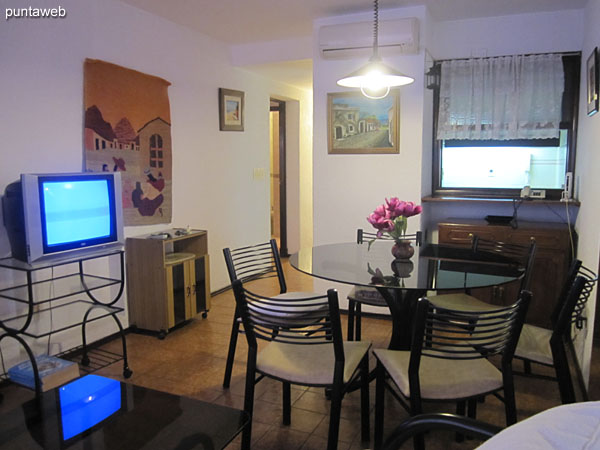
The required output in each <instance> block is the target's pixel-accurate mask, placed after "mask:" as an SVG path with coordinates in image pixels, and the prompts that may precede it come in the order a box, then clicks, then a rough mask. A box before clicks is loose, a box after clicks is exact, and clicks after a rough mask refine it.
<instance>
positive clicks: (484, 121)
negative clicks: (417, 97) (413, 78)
mask: <svg viewBox="0 0 600 450" xmlns="http://www.w3.org/2000/svg"><path fill="white" fill-rule="evenodd" d="M485 59H488V58H485ZM489 59H494V58H489ZM560 62H562V70H561V71H560V74H559V75H560V77H558V76H556V77H554V80H556V79H559V80H560V91H558V90H555V91H552V88H550V90H549V91H548V92H547V93H545V94H544V93H543V92H544V91H541V92H542V93H541V95H542V96H544V98H543V99H542V105H544V102H546V104H545V105H544V106H543V107H541V108H540V107H536V108H531V112H528V113H527V114H530V117H528V118H526V119H524V118H523V117H517V118H516V119H515V120H514V121H513V122H510V120H505V119H506V117H505V115H504V114H505V110H506V109H509V108H510V107H514V105H518V108H515V109H518V110H519V111H522V110H523V109H524V108H523V106H522V105H523V104H525V105H527V107H528V106H529V105H530V104H532V103H533V102H535V100H533V101H532V100H530V99H529V98H527V96H528V95H529V94H528V93H527V92H518V93H517V95H516V96H515V98H516V99H514V100H512V102H511V100H510V99H509V100H506V104H505V105H503V108H500V109H501V116H500V119H499V118H498V116H497V114H496V113H497V112H498V108H497V105H498V97H494V98H493V101H490V100H489V99H488V98H484V99H479V98H474V99H468V101H466V102H465V103H466V104H467V107H468V108H471V109H467V110H466V111H467V113H466V114H464V113H463V112H462V111H460V110H459V113H462V115H461V114H456V112H455V111H452V110H451V111H450V113H449V108H448V103H447V102H448V95H455V92H459V93H460V92H461V91H460V89H455V90H451V91H450V94H448V89H446V92H445V94H444V95H442V97H441V100H440V83H439V82H438V83H433V88H434V102H435V103H434V123H435V130H434V136H436V137H437V139H434V146H433V147H434V155H433V156H434V157H433V193H434V195H438V196H439V195H449V196H463V197H501V198H507V197H508V198H511V197H517V196H519V194H520V191H521V189H522V188H523V187H524V186H530V187H531V189H544V190H545V191H546V198H550V199H559V198H560V195H561V191H562V189H563V184H564V179H565V174H566V173H567V172H573V171H574V162H575V124H576V114H577V106H578V97H579V67H580V62H581V57H580V55H579V54H577V55H560V59H559V63H560ZM559 68H560V65H559ZM435 70H438V71H439V70H440V63H436V66H434V72H435ZM472 72H475V71H472ZM468 75H469V76H472V73H469V74H468ZM538 76H539V75H538ZM541 76H543V77H546V78H549V77H550V75H548V70H547V69H543V71H542V72H541ZM441 77H442V82H441V83H442V84H443V83H444V80H443V77H444V71H443V70H441ZM533 80H537V79H536V78H533ZM468 81H469V82H468V83H465V87H466V88H467V91H476V90H477V88H476V87H474V85H475V84H477V83H478V82H477V81H476V80H473V79H469V80H468ZM545 81H548V80H545ZM552 82H553V83H554V87H556V84H557V83H556V81H551V83H550V84H552ZM540 84H543V83H539V82H538V81H534V82H533V83H530V85H529V86H528V87H526V88H524V89H529V91H536V90H538V89H539V85H540ZM482 87H483V88H482ZM479 88H482V90H483V91H484V92H483V95H484V96H486V95H488V93H487V91H486V89H487V90H488V91H491V90H495V93H497V91H498V89H497V86H493V87H492V86H489V85H488V84H487V82H486V81H482V82H481V83H480V86H479ZM453 89H454V86H453ZM517 91H518V89H517ZM557 92H558V93H557ZM534 94H535V95H538V97H539V96H540V93H539V92H537V93H534ZM502 95H503V97H501V98H502V99H503V101H505V99H506V98H509V97H510V95H514V93H512V92H509V93H502ZM462 100H464V97H462V98H461V101H462ZM444 102H445V103H444ZM478 102H480V103H481V104H478ZM486 102H488V103H490V104H493V105H494V106H493V108H492V109H494V111H492V112H491V113H489V114H487V115H486V110H485V107H486V105H485V103H486ZM548 102H550V103H548ZM440 103H443V105H442V108H440ZM473 105H475V108H474V109H475V112H476V114H475V113H473V110H474V109H473ZM481 105H483V106H481ZM506 105H508V106H506ZM461 106H462V105H461ZM478 108H479V109H478ZM552 109H554V110H555V111H554V112H553V113H552V111H550V110H552ZM540 111H541V113H540ZM452 114H454V115H452ZM552 114H554V118H552ZM450 116H452V120H453V121H450V120H449V119H448V117H450ZM474 117H476V119H475V118H474ZM531 117H533V118H531ZM477 120H479V121H477ZM440 122H441V123H440ZM515 124H516V125H515ZM519 127H520V128H521V129H520V130H519V129H518V128H519ZM515 130H516V131H515ZM552 130H553V131H552ZM552 134H555V135H556V137H549V136H551V135H552Z"/></svg>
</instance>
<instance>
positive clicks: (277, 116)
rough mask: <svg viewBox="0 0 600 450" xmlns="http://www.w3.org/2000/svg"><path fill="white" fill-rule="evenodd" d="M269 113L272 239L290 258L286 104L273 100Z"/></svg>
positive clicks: (280, 250)
mask: <svg viewBox="0 0 600 450" xmlns="http://www.w3.org/2000/svg"><path fill="white" fill-rule="evenodd" d="M270 104H271V106H270V113H269V128H270V155H271V171H270V172H271V238H272V239H275V240H276V241H277V245H278V247H279V253H280V254H281V256H289V252H288V245H287V217H286V205H287V202H286V167H285V102H283V101H280V100H275V99H271V102H270Z"/></svg>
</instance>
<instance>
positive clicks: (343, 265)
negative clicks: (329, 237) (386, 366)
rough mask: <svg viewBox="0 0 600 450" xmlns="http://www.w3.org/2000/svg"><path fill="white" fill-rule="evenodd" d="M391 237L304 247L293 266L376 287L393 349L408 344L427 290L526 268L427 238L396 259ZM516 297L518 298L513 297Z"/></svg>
mask: <svg viewBox="0 0 600 450" xmlns="http://www.w3.org/2000/svg"><path fill="white" fill-rule="evenodd" d="M392 246H393V241H384V240H381V241H375V242H373V243H372V245H371V246H370V247H369V245H368V244H367V243H363V244H357V243H339V244H327V245H319V246H316V247H312V248H302V249H300V251H298V252H297V253H294V254H293V255H291V256H290V264H291V265H292V267H294V268H296V269H298V270H299V271H301V272H304V273H307V274H309V275H312V276H314V277H317V278H322V279H325V280H330V281H335V282H338V283H345V284H351V285H358V286H370V287H375V288H376V289H377V290H378V291H379V293H380V294H381V295H382V296H383V298H384V299H385V301H386V303H387V304H388V306H389V308H390V312H391V318H392V338H391V340H390V345H389V348H390V349H394V350H408V349H409V348H410V336H411V328H412V317H413V312H414V311H415V308H416V302H417V300H418V299H419V298H420V297H423V296H424V295H425V294H426V292H427V291H432V290H433V291H438V290H443V291H468V290H469V289H474V288H482V287H490V286H499V285H503V284H506V283H510V282H513V281H515V280H517V279H519V278H520V277H522V276H523V268H522V267H521V266H520V265H519V264H517V263H516V262H515V261H513V260H511V259H509V258H506V257H504V256H502V255H499V254H495V253H489V252H483V251H477V252H474V251H473V250H471V249H470V248H464V247H454V246H448V245H438V244H426V245H424V246H422V247H416V248H415V254H414V255H413V256H412V257H411V258H410V259H408V260H399V259H394V257H393V256H392V253H391V248H392ZM515 300H516V299H515Z"/></svg>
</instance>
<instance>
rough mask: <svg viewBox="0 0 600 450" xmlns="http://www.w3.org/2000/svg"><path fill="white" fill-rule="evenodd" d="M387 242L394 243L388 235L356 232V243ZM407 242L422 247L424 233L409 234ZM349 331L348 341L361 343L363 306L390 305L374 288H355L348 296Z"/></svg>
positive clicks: (385, 306)
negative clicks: (378, 235) (412, 242)
mask: <svg viewBox="0 0 600 450" xmlns="http://www.w3.org/2000/svg"><path fill="white" fill-rule="evenodd" d="M375 239H377V240H385V241H393V239H392V238H391V237H389V236H387V235H384V236H381V237H377V234H376V233H372V232H369V231H364V230H362V229H361V228H359V229H358V230H357V232H356V243H357V244H363V243H365V242H369V241H373V240H375ZM404 239H405V240H408V241H414V242H415V245H416V246H417V247H420V246H421V244H422V243H423V233H422V232H421V231H417V232H416V233H413V234H407V235H406V236H405V237H404ZM347 298H348V330H347V339H348V340H349V341H354V340H356V341H360V339H361V334H362V327H361V325H362V324H361V316H362V306H361V305H362V304H365V305H369V306H377V307H380V308H387V307H388V305H387V303H386V301H385V299H384V298H383V297H382V296H381V294H380V293H379V291H378V290H377V289H376V288H374V287H367V286H354V287H353V288H352V290H351V291H350V293H349V294H348V297H347Z"/></svg>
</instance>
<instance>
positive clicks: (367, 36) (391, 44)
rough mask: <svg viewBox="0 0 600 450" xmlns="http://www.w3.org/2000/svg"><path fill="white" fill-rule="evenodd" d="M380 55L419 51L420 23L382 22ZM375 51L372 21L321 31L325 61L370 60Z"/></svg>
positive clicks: (327, 28)
mask: <svg viewBox="0 0 600 450" xmlns="http://www.w3.org/2000/svg"><path fill="white" fill-rule="evenodd" d="M378 40H379V53H380V55H381V56H384V57H385V56H386V55H391V54H399V53H404V54H414V53H418V52H419V20H418V19H417V18H415V17H408V18H404V19H396V20H383V21H379V33H378ZM372 50H373V22H358V23H344V24H339V25H325V26H322V27H321V28H320V29H319V51H320V53H321V57H322V58H325V59H344V58H347V59H349V58H358V57H365V58H368V57H369V56H370V55H371V53H372Z"/></svg>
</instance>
